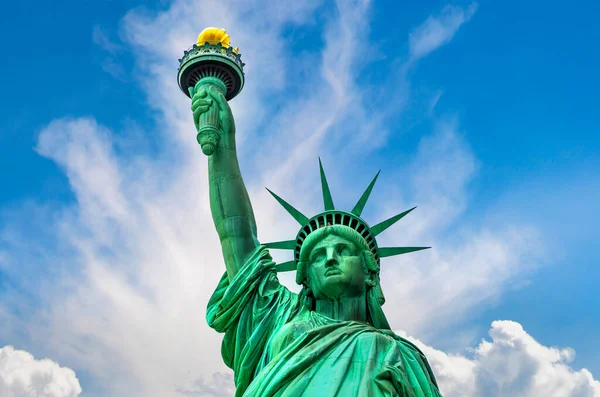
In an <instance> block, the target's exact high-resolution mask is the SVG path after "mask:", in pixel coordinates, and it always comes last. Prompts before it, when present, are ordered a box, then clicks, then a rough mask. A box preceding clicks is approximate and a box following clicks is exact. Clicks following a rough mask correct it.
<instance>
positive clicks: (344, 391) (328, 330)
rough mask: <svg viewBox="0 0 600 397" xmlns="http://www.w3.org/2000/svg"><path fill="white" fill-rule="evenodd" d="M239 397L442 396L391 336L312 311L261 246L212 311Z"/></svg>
mask: <svg viewBox="0 0 600 397" xmlns="http://www.w3.org/2000/svg"><path fill="white" fill-rule="evenodd" d="M207 320H208V324H209V325H210V326H211V327H212V328H214V329H215V330H216V331H218V332H224V333H225V336H224V338H223V344H222V347H221V354H222V356H223V359H224V361H225V364H226V365H227V366H229V367H230V368H232V369H233V371H234V374H235V376H234V380H235V385H236V397H242V396H243V397H271V396H278V397H296V396H323V397H334V396H337V397H351V396H352V397H353V396H364V397H370V396H373V397H380V396H381V397H383V396H386V397H387V396H390V397H392V396H394V397H396V396H397V397H441V395H440V392H439V391H438V388H437V384H436V382H435V378H434V376H433V373H432V372H431V369H430V367H429V364H428V363H427V360H426V359H425V356H424V355H423V353H421V351H420V350H419V349H417V347H416V346H414V345H413V344H412V343H410V342H409V341H407V340H406V339H403V338H401V337H399V336H398V335H396V334H394V333H393V332H392V331H390V330H382V329H377V328H374V327H373V326H371V325H369V324H366V323H362V322H358V321H337V320H333V319H331V318H328V317H325V316H323V315H320V314H318V313H316V312H313V311H309V310H308V309H306V307H305V305H304V304H302V303H301V302H300V299H299V297H298V295H297V294H295V293H293V292H291V291H289V290H288V289H287V288H285V287H284V286H282V285H281V284H280V283H279V280H278V279H277V274H276V271H275V263H274V262H273V260H272V258H271V256H270V255H269V253H268V251H267V250H266V249H265V248H264V247H259V248H258V249H257V250H256V251H255V252H254V253H253V254H252V256H251V257H250V258H249V259H248V261H247V262H246V263H245V264H244V266H243V267H242V268H241V269H240V270H239V271H238V273H237V274H236V275H235V277H234V279H233V280H232V281H231V282H230V281H229V279H228V277H227V274H224V275H223V277H222V278H221V281H220V282H219V285H218V286H217V288H216V290H215V292H214V293H213V295H212V297H211V299H210V301H209V303H208V311H207Z"/></svg>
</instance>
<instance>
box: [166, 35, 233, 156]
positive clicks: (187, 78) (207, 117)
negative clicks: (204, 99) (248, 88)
mask: <svg viewBox="0 0 600 397" xmlns="http://www.w3.org/2000/svg"><path fill="white" fill-rule="evenodd" d="M243 68H244V63H243V62H242V60H241V55H240V54H239V53H238V49H237V48H232V47H231V45H230V37H229V35H228V34H227V32H226V31H225V29H219V28H206V29H204V30H203V31H202V33H200V35H198V42H197V43H196V44H194V45H193V46H192V47H191V48H189V49H188V50H187V51H184V52H183V58H181V59H180V60H179V71H178V73H177V82H178V83H179V88H180V89H181V91H182V92H183V93H184V94H185V95H187V96H188V97H190V98H191V97H192V96H193V94H194V92H195V90H199V89H201V88H203V87H204V88H206V89H208V87H210V86H212V87H213V88H212V89H215V90H219V91H220V92H221V93H222V94H223V96H224V97H225V99H226V100H227V101H229V100H231V99H233V98H234V97H235V96H236V95H237V94H239V93H240V91H241V90H242V88H243V87H244V69H243ZM197 129H198V135H197V136H196V139H197V140H198V143H199V144H200V147H201V148H202V152H203V153H204V154H205V155H207V156H210V155H212V154H213V153H214V152H215V148H216V146H217V143H218V142H219V109H218V107H217V105H216V104H215V103H213V104H212V105H211V106H210V108H209V109H208V111H206V112H205V113H202V114H201V115H200V119H199V122H198V125H197Z"/></svg>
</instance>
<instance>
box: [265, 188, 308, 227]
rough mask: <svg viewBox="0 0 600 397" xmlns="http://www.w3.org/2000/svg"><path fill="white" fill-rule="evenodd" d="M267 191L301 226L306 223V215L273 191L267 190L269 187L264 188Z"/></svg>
mask: <svg viewBox="0 0 600 397" xmlns="http://www.w3.org/2000/svg"><path fill="white" fill-rule="evenodd" d="M265 189H267V190H268V191H269V193H271V195H272V196H273V197H275V200H277V201H278V202H279V204H281V205H282V206H283V208H285V210H286V211H287V212H288V213H289V214H290V215H291V216H292V217H293V218H294V219H295V220H296V221H298V223H299V224H300V225H302V226H304V225H305V224H307V223H308V218H307V217H306V215H304V214H302V213H301V212H300V211H298V210H297V209H295V208H294V207H292V206H291V205H290V204H288V203H287V202H286V201H285V200H284V199H282V198H281V197H279V196H278V195H276V194H275V193H273V192H272V191H270V190H269V188H265Z"/></svg>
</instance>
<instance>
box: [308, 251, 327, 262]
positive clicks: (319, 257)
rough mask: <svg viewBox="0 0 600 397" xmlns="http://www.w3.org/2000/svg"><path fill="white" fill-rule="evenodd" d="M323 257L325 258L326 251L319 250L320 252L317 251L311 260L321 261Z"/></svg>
mask: <svg viewBox="0 0 600 397" xmlns="http://www.w3.org/2000/svg"><path fill="white" fill-rule="evenodd" d="M323 258H325V253H324V252H318V253H316V254H314V255H313V256H312V258H311V259H310V261H311V262H319V261H320V260H322V259H323Z"/></svg>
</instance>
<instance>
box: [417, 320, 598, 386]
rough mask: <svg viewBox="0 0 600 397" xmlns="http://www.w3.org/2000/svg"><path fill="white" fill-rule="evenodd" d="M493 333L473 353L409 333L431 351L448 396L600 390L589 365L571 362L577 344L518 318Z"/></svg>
mask: <svg viewBox="0 0 600 397" xmlns="http://www.w3.org/2000/svg"><path fill="white" fill-rule="evenodd" d="M489 335H490V337H491V341H487V340H482V341H481V343H480V344H479V346H477V348H475V349H473V350H472V354H470V355H469V356H468V357H466V356H461V355H451V354H447V353H444V352H442V351H439V350H436V349H434V348H432V347H430V346H427V345H425V344H424V343H422V342H421V341H419V340H418V339H414V338H409V339H411V340H412V341H413V342H415V343H416V344H417V345H418V346H419V348H421V349H422V350H423V352H424V353H425V355H426V356H427V358H428V360H429V363H430V364H431V367H432V369H433V372H434V373H435V374H436V378H437V381H438V384H439V386H440V390H441V391H442V394H443V396H444V397H481V396H486V397H512V396H519V397H598V396H600V382H599V381H598V380H595V379H594V378H593V376H592V374H591V373H590V372H589V371H588V370H587V369H585V368H584V369H581V370H579V371H577V370H574V369H573V368H571V367H570V366H569V363H570V362H571V361H573V359H574V358H575V352H574V351H573V350H572V349H570V348H556V347H547V346H544V345H542V344H540V343H539V342H538V341H536V340H535V339H534V338H533V337H531V335H529V334H528V333H527V332H525V330H523V327H522V326H521V324H519V323H516V322H514V321H494V322H493V323H492V328H491V330H490V332H489Z"/></svg>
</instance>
